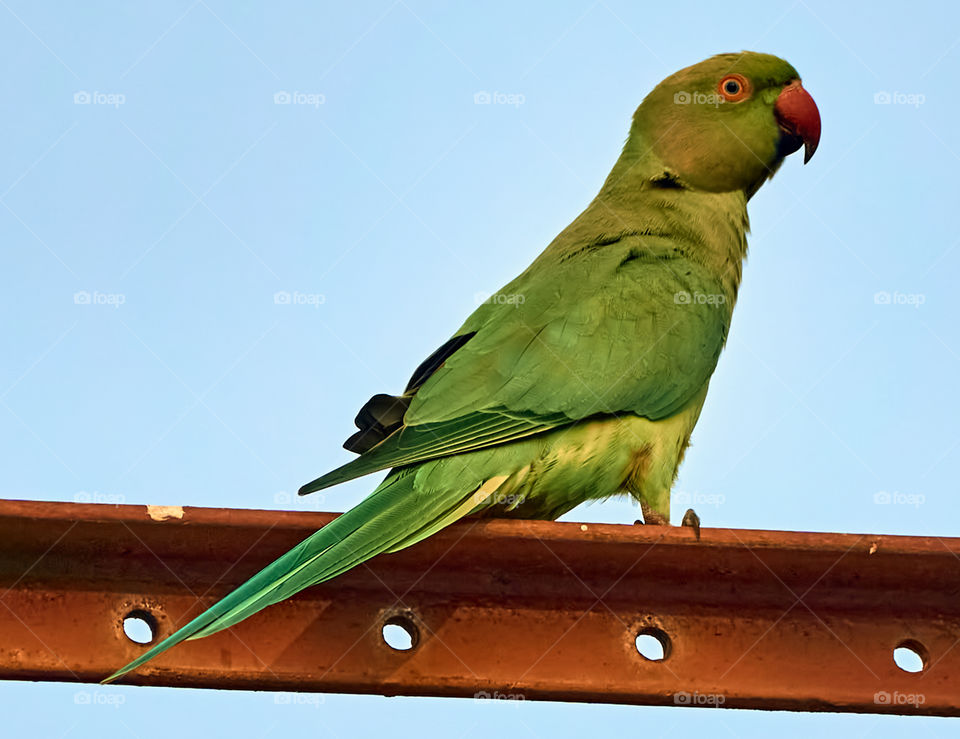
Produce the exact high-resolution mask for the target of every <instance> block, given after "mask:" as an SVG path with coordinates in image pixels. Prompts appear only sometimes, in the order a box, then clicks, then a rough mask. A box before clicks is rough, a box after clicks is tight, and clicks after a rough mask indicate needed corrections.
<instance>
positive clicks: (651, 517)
mask: <svg viewBox="0 0 960 739" xmlns="http://www.w3.org/2000/svg"><path fill="white" fill-rule="evenodd" d="M640 510H641V511H643V521H636V522H635V523H644V524H646V525H648V526H650V525H653V526H666V525H667V524H669V523H670V519H669V518H668V517H667V516H664V515H663V514H662V513H658V512H657V511H655V510H653V508H651V507H650V506H648V505H647V504H646V503H644V502H643V501H640Z"/></svg>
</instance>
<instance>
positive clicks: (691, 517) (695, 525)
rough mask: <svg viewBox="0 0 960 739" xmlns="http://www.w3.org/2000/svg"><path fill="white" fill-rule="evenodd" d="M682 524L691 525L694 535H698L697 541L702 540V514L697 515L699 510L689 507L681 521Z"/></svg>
mask: <svg viewBox="0 0 960 739" xmlns="http://www.w3.org/2000/svg"><path fill="white" fill-rule="evenodd" d="M680 525H681V526H689V527H690V528H691V529H693V535H694V536H696V537H697V541H700V516H698V515H697V512H696V511H695V510H693V508H687V512H686V513H684V514H683V520H682V521H681V522H680Z"/></svg>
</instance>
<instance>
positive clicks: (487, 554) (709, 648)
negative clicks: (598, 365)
mask: <svg viewBox="0 0 960 739" xmlns="http://www.w3.org/2000/svg"><path fill="white" fill-rule="evenodd" d="M332 518H333V515H332V514H312V513H289V512H277V511H254V510H219V509H207V508H185V509H182V510H181V509H171V510H165V509H152V508H148V507H145V506H129V505H128V506H112V505H96V504H94V505H90V504H66V503H38V502H25V501H0V588H2V591H5V592H3V594H2V596H0V678H3V679H9V680H63V681H77V682H95V681H99V680H101V679H102V678H103V677H105V676H106V675H107V674H109V673H110V672H112V671H113V670H114V669H115V668H116V667H118V666H120V665H122V664H124V663H126V662H127V661H128V660H130V659H132V658H133V657H135V656H136V655H137V654H139V653H140V652H141V650H142V649H143V648H144V647H142V646H141V645H138V644H135V643H134V642H132V641H130V640H129V639H128V638H127V637H126V636H125V635H124V632H123V628H122V622H123V619H124V617H125V616H127V615H128V614H129V613H131V612H142V613H146V614H148V617H149V618H150V619H152V620H154V622H155V624H156V630H157V632H158V635H159V636H165V635H167V634H169V633H171V632H172V631H173V630H174V629H175V628H176V626H177V625H178V624H182V623H185V622H186V621H187V620H188V619H189V618H191V617H192V616H194V615H196V614H197V613H198V612H199V611H200V609H201V608H204V607H206V606H209V605H211V604H212V603H213V602H214V601H216V600H217V599H218V598H219V597H221V596H222V595H224V594H226V593H227V592H228V591H229V590H230V589H231V588H233V587H234V586H236V585H238V584H239V583H241V582H242V581H243V580H245V579H246V578H247V577H248V576H249V575H251V574H253V573H254V572H255V571H257V570H258V569H259V568H260V567H262V566H263V565H265V564H267V563H268V562H269V561H271V560H272V559H273V558H274V557H276V556H277V555H279V554H281V553H283V552H284V551H286V550H287V549H288V548H289V547H290V546H292V545H293V544H295V543H297V542H298V541H300V540H301V539H303V538H304V537H305V536H307V535H308V534H310V533H312V532H313V531H314V530H315V529H316V528H317V527H319V526H321V525H323V524H325V523H326V522H328V521H330V520H331V519H332ZM2 591H0V592H2ZM390 620H394V621H400V622H402V623H403V624H405V625H406V626H407V627H408V628H413V629H414V630H415V631H416V632H417V637H418V638H417V642H416V644H415V646H414V647H413V648H412V649H410V650H408V651H397V650H394V649H392V648H391V647H389V646H388V645H387V644H386V643H385V642H384V640H383V637H382V633H381V628H382V626H383V624H384V623H385V622H387V621H390ZM644 630H648V631H651V632H652V633H655V634H656V635H658V636H659V637H661V638H663V639H665V640H668V641H667V650H666V651H667V656H666V658H665V659H663V660H661V661H650V660H647V659H645V658H644V657H643V656H641V655H640V654H639V653H638V652H637V650H636V647H635V637H636V635H637V634H638V633H640V632H642V631H644ZM958 639H960V539H926V538H918V537H902V536H872V535H852V534H810V533H795V532H771V531H745V530H733V529H704V530H703V534H702V539H701V540H700V541H697V540H696V539H695V537H694V534H693V532H692V531H691V530H690V529H680V528H661V527H644V526H619V525H597V524H590V525H582V524H574V523H548V522H534V521H467V522H463V523H460V524H457V525H455V526H452V527H450V528H449V529H447V530H446V531H444V532H441V533H440V534H438V535H436V536H434V537H432V538H431V539H429V540H427V541H425V542H423V543H421V544H419V545H417V546H415V547H412V548H410V549H408V550H405V551H403V552H400V553H398V554H393V555H385V556H382V557H378V558H376V559H375V560H373V561H372V562H371V563H370V564H369V566H361V567H358V568H357V569H355V570H354V571H352V572H350V573H348V574H346V575H344V576H342V577H340V578H337V579H336V580H334V581H332V582H330V583H325V584H323V585H320V586H316V587H313V588H310V589H308V590H307V591H305V592H303V593H301V594H300V595H298V596H297V597H295V598H293V599H292V600H290V601H287V602H285V603H282V604H279V605H277V606H273V607H271V608H269V609H267V610H266V611H264V612H262V613H259V614H257V615H256V616H254V617H252V618H250V619H248V620H247V621H245V622H243V623H241V624H239V625H238V626H236V627H234V628H233V629H230V630H228V631H226V632H222V633H219V634H216V635H215V636H212V637H209V638H207V639H201V640H198V641H191V642H187V643H185V644H183V645H180V646H178V647H177V648H175V649H173V650H171V651H169V652H167V653H166V654H164V655H162V656H161V657H160V658H158V659H157V660H156V661H155V662H153V663H151V664H150V665H148V666H147V667H145V668H141V670H140V671H138V672H137V673H136V674H134V675H132V676H130V677H128V678H127V679H126V680H125V682H127V683H133V684H138V685H168V686H184V687H187V686H189V687H204V688H235V689H247V690H296V691H324V692H349V693H374V694H382V695H429V696H470V697H475V696H478V695H479V696H480V697H483V696H485V695H488V696H491V697H501V696H504V697H509V696H513V697H523V698H526V699H544V700H565V701H590V702H601V703H636V704H665V705H718V704H719V705H723V706H726V707H740V708H767V709H788V710H806V711H820V710H829V711H858V712H877V713H917V714H932V715H960V649H957V648H955V646H956V645H957V643H958ZM902 643H908V644H909V645H910V646H912V647H913V648H914V649H915V650H916V651H918V652H920V653H921V654H922V656H923V657H924V659H925V668H924V669H923V671H922V672H920V673H917V674H910V673H907V672H904V671H903V670H901V669H900V668H899V667H897V666H896V665H895V664H894V661H893V656H892V653H893V650H894V649H895V648H896V647H897V646H898V645H900V644H902Z"/></svg>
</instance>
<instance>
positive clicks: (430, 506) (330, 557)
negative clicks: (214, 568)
mask: <svg viewBox="0 0 960 739" xmlns="http://www.w3.org/2000/svg"><path fill="white" fill-rule="evenodd" d="M415 475H416V470H415V469H409V468H407V469H403V470H398V471H396V472H394V473H392V474H391V475H389V476H388V477H387V478H386V479H385V480H384V481H383V483H381V485H380V486H379V487H378V488H377V489H376V490H375V491H374V492H373V493H371V494H370V495H369V496H368V497H367V498H366V499H364V500H363V501H362V502H361V503H360V504H359V505H357V506H356V507H354V508H352V509H351V510H349V511H347V512H346V513H344V514H343V515H342V516H339V517H337V518H336V519H334V520H333V521H331V522H330V523H329V524H327V525H326V526H324V527H323V528H322V529H320V530H319V531H317V532H316V533H315V534H313V535H312V536H310V537H308V538H307V539H305V540H304V541H302V542H301V543H300V544H298V545H297V546H295V547H294V548H293V549H291V550H290V551H289V552H287V553H286V554H284V555H283V556H282V557H280V558H279V559H277V560H275V561H274V562H272V563H271V564H269V565H267V566H266V567H264V568H263V569H262V570H261V571H260V572H258V573H257V574H256V575H254V576H253V577H251V578H250V579H249V580H247V581H246V582H245V583H244V584H243V585H241V586H239V587H238V588H237V589H236V590H234V591H233V592H232V593H230V594H229V595H227V596H226V597H225V598H223V599H222V600H220V601H218V602H217V603H216V604H214V605H213V606H211V607H210V608H209V609H207V610H206V611H204V612H203V613H202V614H200V615H199V616H197V617H196V618H195V619H193V620H192V621H190V623H188V624H187V625H186V626H184V627H182V628H180V629H179V630H177V631H176V632H174V633H173V634H171V635H170V636H168V637H167V638H166V639H164V640H163V641H161V642H160V643H159V644H157V645H156V646H154V647H153V648H151V649H149V650H148V651H147V652H145V653H144V654H142V655H141V656H140V657H138V658H137V659H135V660H133V661H132V662H130V664H128V665H126V666H125V667H123V668H121V669H119V670H117V671H116V672H115V673H113V674H112V675H111V676H110V677H108V678H107V679H106V680H104V681H103V682H104V683H109V682H113V681H114V680H116V679H118V678H120V677H122V676H123V675H125V674H127V673H128V672H130V671H132V670H135V669H137V668H138V667H140V666H141V665H143V664H144V663H146V662H149V661H150V660H152V659H153V658H154V657H156V656H158V655H159V654H162V653H163V652H165V651H167V650H168V649H170V648H171V647H173V646H176V645H177V644H179V643H180V642H183V641H186V640H188V639H199V638H201V637H204V636H209V635H210V634H214V633H216V632H217V631H220V630H222V629H225V628H228V627H229V626H232V625H234V624H236V623H238V622H240V621H242V620H244V619H245V618H247V617H248V616H252V615H253V614H254V613H257V612H258V611H260V610H262V609H263V608H266V607H267V606H269V605H272V604H274V603H277V602H279V601H281V600H285V599H286V598H289V597H290V596H292V595H294V594H295V593H297V592H299V591H300V590H303V589H304V588H306V587H309V586H310V585H314V584H316V583H319V582H323V581H325V580H329V579H331V578H333V577H336V576H337V575H340V574H342V573H343V572H346V571H347V570H349V569H351V568H352V567H355V566H356V565H358V564H360V563H362V562H364V561H366V560H368V559H370V558H371V557H374V556H375V555H377V554H380V553H381V552H392V551H397V550H398V549H402V548H404V547H405V546H409V545H410V544H413V543H415V542H416V541H419V540H420V539H422V538H425V537H426V536H428V535H429V534H430V533H433V531H435V530H437V529H439V528H442V527H443V526H446V525H447V524H449V523H452V522H453V521H455V520H457V519H458V518H461V517H462V516H465V515H467V514H468V513H470V512H471V511H473V510H474V509H476V508H477V500H478V498H477V496H476V495H475V493H474V490H472V489H471V490H467V491H463V490H460V491H456V490H453V491H450V492H449V493H443V494H437V493H436V491H430V494H429V495H425V494H422V493H418V491H416V490H415V489H414V487H413V480H414V476H415ZM497 485H498V486H499V482H498V483H497ZM485 487H487V486H483V487H481V489H480V490H484V488H485ZM494 489H495V488H494ZM479 492H480V491H477V493H479ZM490 494H492V491H490V492H489V493H487V494H486V496H485V497H483V498H481V499H479V501H480V504H481V505H482V503H483V501H485V500H486V499H487V498H488V497H489V495H490Z"/></svg>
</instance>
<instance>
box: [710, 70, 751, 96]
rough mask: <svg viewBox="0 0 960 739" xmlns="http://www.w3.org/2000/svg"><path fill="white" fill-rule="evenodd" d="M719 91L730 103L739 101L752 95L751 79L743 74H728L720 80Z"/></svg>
mask: <svg viewBox="0 0 960 739" xmlns="http://www.w3.org/2000/svg"><path fill="white" fill-rule="evenodd" d="M717 92H718V93H720V96H721V97H722V98H723V99H724V100H726V101H727V102H728V103H739V102H740V101H741V100H745V99H746V98H748V97H749V96H750V92H751V89H750V81H749V80H748V79H747V78H746V77H744V76H743V75H742V74H728V75H727V76H726V77H724V78H723V79H722V80H720V84H718V85H717Z"/></svg>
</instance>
